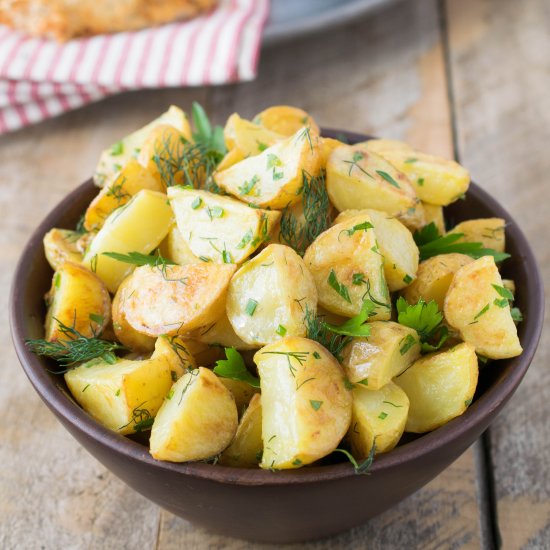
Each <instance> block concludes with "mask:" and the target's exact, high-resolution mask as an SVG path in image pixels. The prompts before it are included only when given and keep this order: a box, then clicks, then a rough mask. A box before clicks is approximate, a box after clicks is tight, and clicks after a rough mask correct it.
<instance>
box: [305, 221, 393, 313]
mask: <svg viewBox="0 0 550 550" xmlns="http://www.w3.org/2000/svg"><path fill="white" fill-rule="evenodd" d="M365 224H370V225H373V224H372V220H371V218H370V217H369V216H368V215H366V214H364V215H360V216H356V217H353V218H349V219H347V220H345V221H344V222H342V223H339V224H336V225H334V226H332V227H331V228H330V229H327V230H326V231H325V232H324V233H321V235H319V236H318V237H317V239H315V241H313V243H312V244H311V245H310V246H309V248H308V249H307V251H306V253H305V255H304V262H305V264H306V266H307V268H308V269H309V271H310V272H311V274H312V275H313V278H314V280H315V285H316V286H317V292H318V294H319V304H320V305H321V306H322V307H324V308H325V309H327V310H328V311H330V312H332V313H335V314H337V315H343V316H345V317H353V316H354V315H358V314H359V312H360V311H361V306H362V304H363V300H364V299H365V298H368V297H369V296H371V297H372V298H374V299H375V300H376V301H378V302H380V303H382V304H387V306H377V308H376V310H375V311H376V315H375V316H373V317H372V319H373V320H387V319H389V318H390V316H391V302H390V299H389V293H388V288H387V285H386V280H385V276H384V265H383V258H382V255H381V254H380V253H379V251H378V249H377V241H376V237H375V234H374V230H373V229H372V228H366V229H357V228H358V227H362V226H365ZM365 227H366V226H365ZM332 274H334V275H332ZM334 277H336V279H337V282H338V283H339V284H340V285H344V286H345V287H346V289H347V292H348V294H349V301H348V300H347V299H346V298H345V297H344V296H342V292H340V293H339V292H338V291H337V290H336V289H335V288H334V286H335V285H334ZM358 277H359V278H360V277H362V279H359V278H358ZM331 281H332V284H331ZM344 294H345V292H344Z"/></svg>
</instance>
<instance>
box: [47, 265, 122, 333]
mask: <svg viewBox="0 0 550 550" xmlns="http://www.w3.org/2000/svg"><path fill="white" fill-rule="evenodd" d="M46 298H47V302H48V303H49V306H48V312H47V314H46V323H45V336H44V338H45V339H46V340H48V341H49V342H53V341H54V340H58V339H61V340H66V339H68V338H70V335H67V334H63V331H62V329H61V327H60V324H59V323H63V324H64V325H66V326H68V327H71V328H74V329H75V330H76V331H77V332H79V333H80V334H82V335H83V336H86V337H87V338H91V337H92V336H97V335H98V334H101V332H102V331H103V329H104V328H105V327H106V326H107V324H108V323H109V320H110V319H111V299H110V297H109V293H108V292H107V289H106V288H105V285H104V284H103V283H102V282H101V280H100V279H99V278H98V277H97V276H96V275H94V274H93V273H92V272H91V271H89V270H87V269H86V268H84V267H82V266H81V265H78V264H73V263H71V262H65V263H64V264H62V265H61V267H60V268H59V269H58V270H57V271H56V272H55V273H54V275H53V279H52V287H51V289H50V291H49V292H48V294H47V297H46Z"/></svg>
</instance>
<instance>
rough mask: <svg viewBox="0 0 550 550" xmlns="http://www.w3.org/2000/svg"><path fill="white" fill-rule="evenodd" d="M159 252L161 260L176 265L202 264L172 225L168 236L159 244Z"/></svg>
mask: <svg viewBox="0 0 550 550" xmlns="http://www.w3.org/2000/svg"><path fill="white" fill-rule="evenodd" d="M159 252H160V254H161V256H162V257H163V258H166V259H167V260H170V261H171V262H174V263H176V264H178V265H188V264H198V263H200V262H202V260H201V259H200V258H197V256H195V254H193V251H192V250H191V249H190V248H189V245H188V244H187V241H186V240H185V239H184V238H183V235H182V234H181V233H180V230H179V229H178V226H177V225H176V224H174V225H173V226H172V228H171V229H170V231H168V235H166V237H165V238H164V240H163V241H162V242H161V243H160V246H159Z"/></svg>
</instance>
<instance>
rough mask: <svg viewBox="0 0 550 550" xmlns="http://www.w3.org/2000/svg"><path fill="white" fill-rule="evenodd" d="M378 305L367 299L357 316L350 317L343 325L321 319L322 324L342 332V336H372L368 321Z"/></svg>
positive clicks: (329, 328) (337, 332)
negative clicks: (332, 323)
mask: <svg viewBox="0 0 550 550" xmlns="http://www.w3.org/2000/svg"><path fill="white" fill-rule="evenodd" d="M375 309H376V305H375V304H374V303H373V302H372V301H371V300H365V301H364V302H363V305H362V306H361V311H360V312H359V314H358V315H356V316H355V317H352V318H351V319H348V320H347V321H346V322H344V323H342V324H341V325H331V324H330V323H325V322H324V321H321V323H322V325H323V326H324V327H325V328H326V329H327V330H330V332H333V333H335V334H340V335H342V336H355V337H359V336H363V337H367V336H370V326H369V325H368V324H364V323H366V321H367V320H368V318H369V317H370V316H371V315H372V313H373V312H374V310H375Z"/></svg>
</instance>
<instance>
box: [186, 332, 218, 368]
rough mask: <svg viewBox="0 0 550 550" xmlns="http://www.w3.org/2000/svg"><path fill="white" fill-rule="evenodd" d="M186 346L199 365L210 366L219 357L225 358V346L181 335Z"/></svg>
mask: <svg viewBox="0 0 550 550" xmlns="http://www.w3.org/2000/svg"><path fill="white" fill-rule="evenodd" d="M181 339H182V340H183V343H184V345H185V348H186V349H187V350H188V351H189V353H190V354H191V355H192V356H193V357H194V358H195V361H196V363H197V366H200V367H209V366H212V365H214V364H215V363H216V361H217V360H218V359H223V358H225V353H224V350H223V348H221V347H220V346H214V345H211V344H203V343H202V342H197V341H196V340H192V339H191V338H188V336H187V335H183V336H181Z"/></svg>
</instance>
